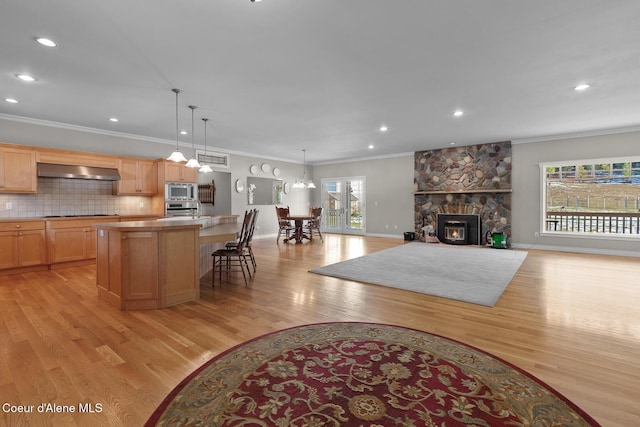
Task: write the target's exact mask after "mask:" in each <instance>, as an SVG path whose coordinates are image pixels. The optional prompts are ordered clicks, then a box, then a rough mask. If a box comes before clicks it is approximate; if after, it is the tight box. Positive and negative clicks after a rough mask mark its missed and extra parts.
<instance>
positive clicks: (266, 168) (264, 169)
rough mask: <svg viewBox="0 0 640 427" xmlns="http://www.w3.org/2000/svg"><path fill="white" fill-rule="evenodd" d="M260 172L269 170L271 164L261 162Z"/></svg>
mask: <svg viewBox="0 0 640 427" xmlns="http://www.w3.org/2000/svg"><path fill="white" fill-rule="evenodd" d="M262 172H266V173H269V172H271V165H270V164H269V163H263V164H262Z"/></svg>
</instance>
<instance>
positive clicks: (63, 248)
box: [47, 218, 119, 266]
mask: <svg viewBox="0 0 640 427" xmlns="http://www.w3.org/2000/svg"><path fill="white" fill-rule="evenodd" d="M114 220H115V221H119V220H118V219H113V218H112V219H62V220H56V221H51V220H49V221H47V239H48V249H49V250H48V252H49V264H52V266H53V265H55V264H61V263H69V262H76V261H86V260H93V259H95V257H96V229H95V228H94V227H93V224H96V223H102V222H113V221H114Z"/></svg>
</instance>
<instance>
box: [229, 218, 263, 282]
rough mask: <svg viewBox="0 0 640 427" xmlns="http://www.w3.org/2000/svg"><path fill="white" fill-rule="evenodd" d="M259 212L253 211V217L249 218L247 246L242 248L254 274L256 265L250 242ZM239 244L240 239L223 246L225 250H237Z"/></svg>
mask: <svg viewBox="0 0 640 427" xmlns="http://www.w3.org/2000/svg"><path fill="white" fill-rule="evenodd" d="M259 212H260V211H259V210H257V209H254V210H253V216H252V217H251V224H250V225H249V235H248V236H247V244H246V245H245V246H244V250H245V251H246V252H247V255H249V259H250V260H251V265H253V272H254V273H255V272H256V267H257V264H256V257H255V256H254V254H253V247H252V245H251V241H252V240H253V232H254V231H255V229H256V222H257V221H258V213H259ZM240 237H241V236H240ZM239 243H240V238H238V240H237V241H235V242H227V243H226V244H225V248H226V249H234V248H237V247H238V244H239Z"/></svg>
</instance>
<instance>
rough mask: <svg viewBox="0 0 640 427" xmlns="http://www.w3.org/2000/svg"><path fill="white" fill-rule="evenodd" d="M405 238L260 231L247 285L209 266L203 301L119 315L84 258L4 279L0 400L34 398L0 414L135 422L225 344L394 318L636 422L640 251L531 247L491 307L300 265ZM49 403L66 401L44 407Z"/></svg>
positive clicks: (614, 422)
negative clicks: (286, 236) (304, 237)
mask: <svg viewBox="0 0 640 427" xmlns="http://www.w3.org/2000/svg"><path fill="white" fill-rule="evenodd" d="M403 243H404V242H403V241H402V240H399V239H385V238H375V237H358V236H340V235H331V234H328V235H326V236H325V242H324V243H322V242H320V241H319V240H315V241H314V242H312V243H309V242H306V243H305V244H303V245H295V244H283V243H282V242H281V243H280V244H279V245H277V244H276V243H275V239H257V240H254V243H253V244H254V251H255V253H256V257H257V262H258V272H257V274H256V275H255V276H254V278H253V279H251V281H250V283H249V286H248V287H245V286H244V283H243V281H242V276H241V275H240V276H232V277H231V280H230V281H229V282H223V283H219V282H217V279H216V286H215V287H214V288H212V287H211V282H210V279H211V278H210V277H206V278H204V279H203V281H202V283H201V286H202V295H201V299H200V300H198V301H195V302H191V303H187V304H180V305H177V306H174V307H171V308H167V309H162V310H140V311H127V312H123V311H120V310H117V309H115V308H113V307H111V306H109V305H108V304H106V303H105V302H103V301H100V300H98V298H97V291H96V287H95V266H91V265H89V266H78V267H71V268H66V269H60V270H54V271H40V272H30V273H24V274H18V275H12V276H2V277H0V355H1V357H0V404H9V405H13V406H14V407H15V406H18V405H23V406H26V407H27V408H26V409H28V406H29V405H33V413H20V412H7V409H11V408H8V407H6V405H5V406H4V407H3V408H2V410H0V425H7V426H50V425H55V426H86V425H92V426H100V425H102V426H136V425H142V424H143V423H144V422H145V421H146V420H147V418H148V417H149V416H150V415H151V413H152V412H153V411H154V409H155V408H156V407H157V405H158V404H159V403H160V402H161V401H162V399H163V398H164V397H165V396H166V395H167V393H169V391H170V390H171V389H172V388H173V387H175V386H176V385H177V384H178V383H179V382H180V381H181V380H182V379H183V378H184V377H185V376H187V375H188V374H189V373H190V372H192V371H193V370H195V369H196V368H197V367H199V366H200V365H201V364H202V363H204V362H205V361H207V360H208V359H210V358H212V357H213V356H215V355H217V354H219V353H220V352H223V351H224V350H226V349H228V348H229V347H231V346H234V345H236V344H239V343H241V342H243V341H246V340H248V339H251V338H253V337H256V336H259V335H262V334H266V333H269V332H273V331H275V330H278V329H282V328H287V327H291V326H296V325H302V324H308V323H316V322H329V321H371V322H380V323H390V324H397V325H402V326H407V327H412V328H417V329H421V330H424V331H428V332H432V333H436V334H439V335H443V336H446V337H449V338H452V339H455V340H459V341H462V342H465V343H467V344H470V345H473V346H476V347H478V348H480V349H483V350H485V351H488V352H490V353H492V354H494V355H496V356H499V357H501V358H503V359H505V360H507V361H508V362H510V363H512V364H514V365H516V366H519V367H521V368H523V369H525V370H526V371H528V372H530V373H531V374H533V375H535V376H537V377H538V378H540V379H541V380H543V381H545V382H546V383H547V384H549V385H550V386H552V387H554V388H555V389H557V390H558V391H559V392H561V393H562V394H564V395H565V396H567V397H568V398H569V399H571V400H572V401H573V402H575V403H576V404H577V405H579V406H580V407H581V408H583V409H584V410H585V411H587V412H588V413H589V414H590V415H592V416H593V417H595V418H596V419H597V420H598V421H599V422H600V423H601V424H602V425H604V426H612V427H617V426H620V427H623V426H624V427H629V426H636V425H640V307H639V305H638V304H639V302H640V261H639V260H638V259H637V258H627V257H612V256H597V255H584V254H571V253H560V252H545V251H529V255H528V257H527V258H526V260H525V261H524V263H523V265H522V266H521V268H520V270H519V271H518V273H517V274H516V276H515V277H514V280H513V281H512V282H511V284H510V285H509V286H508V287H507V289H506V291H505V292H504V294H503V295H502V297H501V298H500V300H499V301H498V303H497V304H496V306H495V307H493V308H489V307H484V306H478V305H473V304H468V303H462V302H457V301H452V300H447V299H442V298H436V297H430V296H427V295H421V294H416V293H412V292H407V291H401V290H396V289H392V288H385V287H383V286H376V285H370V284H364V283H356V282H349V281H344V280H340V279H335V278H329V277H324V276H319V275H315V274H312V273H308V270H309V269H311V268H313V267H317V266H321V265H326V264H329V263H333V262H337V261H341V260H344V259H348V258H353V257H356V256H360V255H363V254H367V253H371V252H375V251H378V250H383V249H387V248H390V247H393V246H397V245H401V244H403ZM487 268H491V266H489V265H488V266H487ZM427 274H428V272H427V270H426V269H425V275H427ZM43 403H44V404H52V405H53V404H55V405H59V406H60V408H59V409H60V410H66V411H67V412H47V413H38V412H37V409H38V405H40V404H43ZM87 404H91V407H90V408H89V406H87ZM14 409H15V410H17V408H14ZM45 409H52V408H51V407H49V408H45ZM71 409H73V410H74V411H75V412H70V411H71ZM80 409H84V412H79V411H80ZM89 409H91V410H92V411H93V412H89V411H88V410H89Z"/></svg>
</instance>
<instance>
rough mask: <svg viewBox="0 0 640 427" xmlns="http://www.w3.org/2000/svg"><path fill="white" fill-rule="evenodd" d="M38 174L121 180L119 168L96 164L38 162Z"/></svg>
mask: <svg viewBox="0 0 640 427" xmlns="http://www.w3.org/2000/svg"><path fill="white" fill-rule="evenodd" d="M38 176H39V177H45V178H71V179H94V180H98V181H120V174H119V173H118V169H114V168H100V167H95V166H77V165H58V164H54V163H38Z"/></svg>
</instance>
